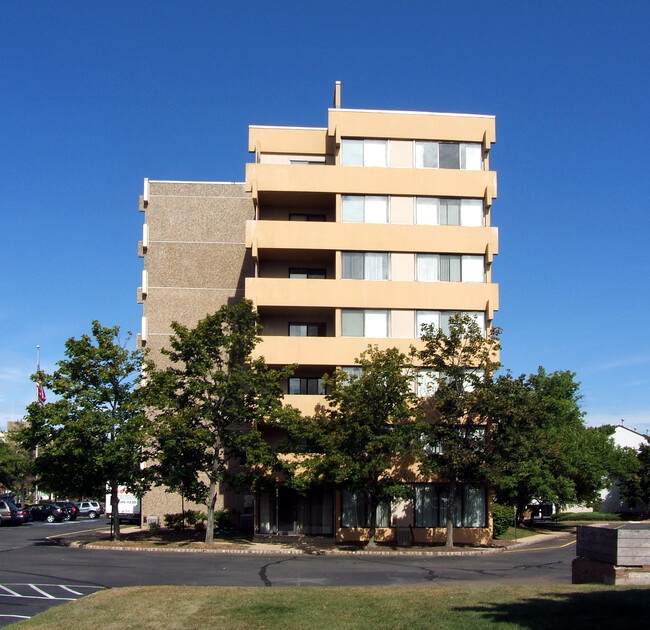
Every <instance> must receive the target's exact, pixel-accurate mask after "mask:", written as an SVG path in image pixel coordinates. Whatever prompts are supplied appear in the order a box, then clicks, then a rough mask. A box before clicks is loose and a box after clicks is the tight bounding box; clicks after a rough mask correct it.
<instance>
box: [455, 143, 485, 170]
mask: <svg viewBox="0 0 650 630" xmlns="http://www.w3.org/2000/svg"><path fill="white" fill-rule="evenodd" d="M482 153H483V151H482V147H481V145H480V144H461V145H460V155H461V163H460V167H461V168H463V169H465V170H468V171H480V170H482V168H483V160H482V156H481V154H482Z"/></svg>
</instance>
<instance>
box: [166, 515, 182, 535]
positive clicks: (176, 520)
mask: <svg viewBox="0 0 650 630" xmlns="http://www.w3.org/2000/svg"><path fill="white" fill-rule="evenodd" d="M164 518H165V527H169V528H171V529H175V530H177V531H178V530H179V529H182V527H183V514H182V513H179V514H165V516H164Z"/></svg>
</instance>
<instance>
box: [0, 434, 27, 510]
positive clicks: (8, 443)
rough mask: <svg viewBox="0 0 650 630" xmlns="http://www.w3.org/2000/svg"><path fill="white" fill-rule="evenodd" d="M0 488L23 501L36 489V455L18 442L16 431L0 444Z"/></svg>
mask: <svg viewBox="0 0 650 630" xmlns="http://www.w3.org/2000/svg"><path fill="white" fill-rule="evenodd" d="M0 486H1V487H3V488H5V489H6V490H9V491H11V492H13V493H14V494H16V495H18V496H19V497H20V500H21V501H24V500H25V498H26V497H27V495H28V494H29V492H31V491H32V490H33V488H34V455H33V453H29V452H28V451H26V450H25V449H24V448H23V447H22V446H21V445H20V443H18V442H17V441H16V433H15V431H10V432H9V433H8V435H7V438H6V440H5V441H3V442H0Z"/></svg>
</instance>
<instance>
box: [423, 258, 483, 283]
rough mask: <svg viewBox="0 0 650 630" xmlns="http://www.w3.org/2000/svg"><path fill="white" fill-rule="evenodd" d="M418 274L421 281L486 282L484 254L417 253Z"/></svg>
mask: <svg viewBox="0 0 650 630" xmlns="http://www.w3.org/2000/svg"><path fill="white" fill-rule="evenodd" d="M416 276H417V280H419V281H420V282H485V259H484V257H483V256H469V255H468V256H459V255H455V254H417V264H416Z"/></svg>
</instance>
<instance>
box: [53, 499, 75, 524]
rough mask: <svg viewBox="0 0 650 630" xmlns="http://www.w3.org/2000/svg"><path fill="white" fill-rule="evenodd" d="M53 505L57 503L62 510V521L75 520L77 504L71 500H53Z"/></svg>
mask: <svg viewBox="0 0 650 630" xmlns="http://www.w3.org/2000/svg"><path fill="white" fill-rule="evenodd" d="M54 505H57V506H58V507H60V508H61V510H62V511H63V520H64V521H76V520H77V516H79V506H78V505H77V504H76V503H73V502H72V501H54Z"/></svg>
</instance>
